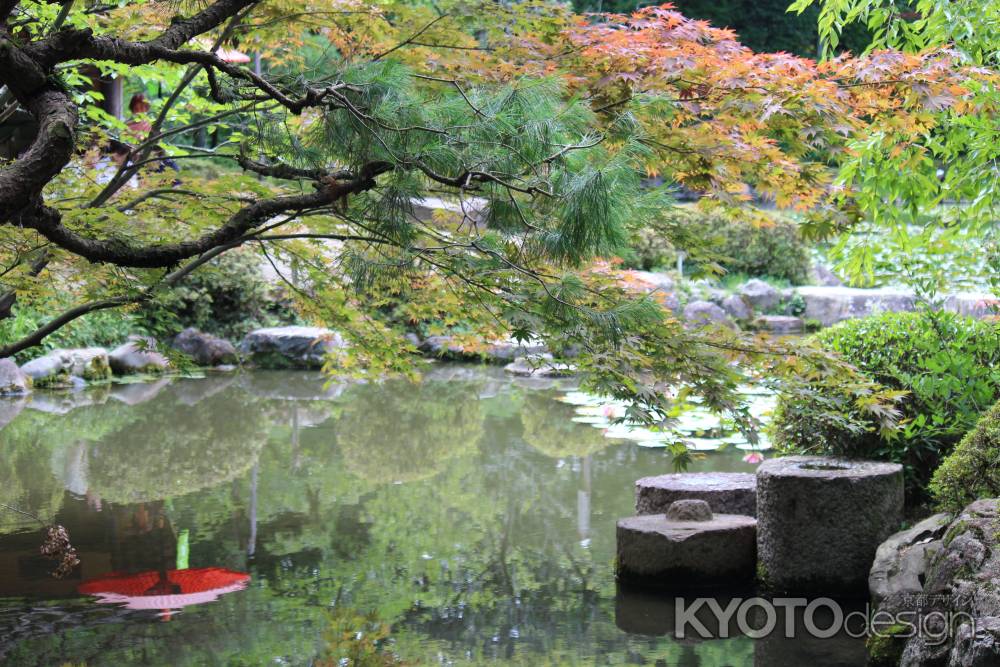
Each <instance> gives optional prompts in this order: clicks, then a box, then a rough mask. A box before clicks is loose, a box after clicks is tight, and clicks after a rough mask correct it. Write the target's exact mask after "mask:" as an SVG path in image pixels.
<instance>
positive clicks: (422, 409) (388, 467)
mask: <svg viewBox="0 0 1000 667" xmlns="http://www.w3.org/2000/svg"><path fill="white" fill-rule="evenodd" d="M345 396H346V399H347V400H346V401H345V405H344V411H343V413H342V414H341V417H340V419H339V420H338V422H337V426H336V428H337V443H338V445H339V448H340V450H341V452H342V454H343V456H344V462H345V464H346V465H347V467H348V468H349V469H350V470H351V472H353V473H355V474H357V475H358V476H359V477H361V478H362V479H365V480H367V481H370V482H376V483H388V482H412V481H415V480H420V479H426V478H428V477H431V476H433V475H434V474H435V473H437V472H438V471H439V470H441V468H442V466H443V464H444V462H445V461H447V460H448V459H450V458H453V457H456V456H460V455H462V454H464V453H468V452H470V451H473V450H474V449H475V446H476V443H477V442H478V441H479V438H480V437H481V436H482V431H483V417H482V414H481V412H480V408H479V400H478V386H477V385H476V384H474V383H465V382H458V383H443V382H442V383H439V382H428V383H424V384H420V385H414V384H410V383H407V382H399V381H393V382H386V383H384V384H375V385H360V386H357V387H352V388H351V390H350V391H349V392H348V393H347V394H346V395H345Z"/></svg>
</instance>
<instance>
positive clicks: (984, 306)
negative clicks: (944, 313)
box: [944, 292, 1000, 318]
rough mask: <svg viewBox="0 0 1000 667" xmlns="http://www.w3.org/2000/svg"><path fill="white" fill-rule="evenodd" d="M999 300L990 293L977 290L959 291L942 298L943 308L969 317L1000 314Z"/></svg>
mask: <svg viewBox="0 0 1000 667" xmlns="http://www.w3.org/2000/svg"><path fill="white" fill-rule="evenodd" d="M998 306H1000V301H998V300H997V298H996V297H994V296H993V295H990V294H981V293H978V292H959V293H957V294H951V295H949V296H948V297H946V298H945V300H944V309H945V310H950V311H953V312H956V313H958V314H959V315H968V316H969V317H979V318H982V317H989V316H992V315H997V314H1000V309H998Z"/></svg>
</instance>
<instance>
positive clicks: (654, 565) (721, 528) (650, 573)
mask: <svg viewBox="0 0 1000 667" xmlns="http://www.w3.org/2000/svg"><path fill="white" fill-rule="evenodd" d="M756 534H757V520H756V519H754V518H753V517H748V516H742V515H738V514H716V515H715V516H713V517H712V518H711V519H710V520H708V521H673V520H670V519H668V518H667V517H666V516H665V515H663V514H647V515H643V516H633V517H629V518H627V519H621V520H620V521H619V522H618V530H617V540H618V557H617V568H616V575H617V577H618V579H619V580H621V581H623V582H631V583H636V584H643V585H646V586H654V587H657V588H664V589H670V590H683V589H692V588H712V587H715V586H723V585H733V584H745V583H748V582H751V581H753V578H754V573H755V570H756V564H757V555H756V553H757V550H756Z"/></svg>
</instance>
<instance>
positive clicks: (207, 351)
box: [170, 327, 239, 366]
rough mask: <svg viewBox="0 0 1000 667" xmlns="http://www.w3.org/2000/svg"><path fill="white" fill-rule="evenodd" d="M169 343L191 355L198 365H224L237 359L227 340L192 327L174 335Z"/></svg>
mask: <svg viewBox="0 0 1000 667" xmlns="http://www.w3.org/2000/svg"><path fill="white" fill-rule="evenodd" d="M170 345H171V347H173V348H174V349H175V350H178V351H180V352H183V353H184V354H186V355H187V356H189V357H191V359H192V360H193V361H194V363H196V364H198V365H199V366H226V365H230V364H235V363H237V362H238V361H239V357H238V356H237V354H236V348H235V347H233V344H232V343H230V342H229V341H228V340H225V339H223V338H219V337H218V336H213V335H212V334H207V333H205V332H203V331H199V330H198V329H195V328H193V327H189V328H187V329H185V330H184V331H182V332H180V333H179V334H177V335H176V336H174V340H173V341H172V342H171V343H170Z"/></svg>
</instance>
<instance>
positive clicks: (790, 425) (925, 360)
mask: <svg viewBox="0 0 1000 667" xmlns="http://www.w3.org/2000/svg"><path fill="white" fill-rule="evenodd" d="M815 340H816V341H817V342H818V343H819V344H820V345H821V346H822V347H824V348H826V349H828V350H831V351H833V352H837V353H839V354H840V355H841V356H842V357H843V358H844V359H845V360H846V361H848V362H849V363H851V364H852V365H854V366H855V367H857V368H858V370H859V371H861V373H862V374H863V375H865V376H867V377H868V378H869V379H871V380H873V381H875V382H877V383H879V384H881V385H883V386H884V387H886V388H888V389H892V390H900V391H902V392H906V393H905V394H904V395H903V396H902V398H901V399H900V402H899V404H898V406H897V407H898V408H899V409H900V411H901V413H902V416H901V419H900V421H899V425H898V427H897V428H896V429H893V430H891V431H888V432H885V431H883V430H881V429H880V428H878V423H877V421H876V419H875V417H874V416H873V415H872V414H868V413H864V412H862V411H861V409H860V408H859V407H858V403H857V401H855V400H853V397H851V396H850V395H848V394H847V393H846V392H843V393H841V392H838V391H837V389H836V388H831V387H829V386H826V385H824V386H822V387H819V386H818V385H817V386H816V387H814V388H812V389H810V388H809V387H808V386H807V387H806V389H805V390H803V391H798V392H796V393H794V394H786V395H784V396H782V398H781V400H779V403H778V407H777V409H776V411H775V415H774V419H773V420H772V424H771V427H770V428H771V433H772V438H773V439H774V442H775V445H776V446H777V447H778V448H779V449H780V450H783V451H785V452H809V453H822V454H833V455H840V456H848V457H854V458H865V459H877V460H885V461H894V462H897V463H902V464H904V466H906V472H907V485H908V490H909V491H910V493H911V498H913V495H912V494H914V493H915V494H916V496H917V497H918V498H922V497H923V495H924V493H925V489H926V485H927V483H928V481H929V479H930V476H931V473H932V472H933V471H934V469H935V468H936V467H937V466H938V464H939V463H940V461H941V459H942V458H943V457H944V456H947V455H948V454H949V453H950V452H951V451H952V449H953V448H954V446H955V444H956V443H957V442H958V441H959V439H960V438H961V437H962V436H963V435H964V434H965V432H966V431H968V430H969V429H970V428H971V427H972V426H973V425H974V424H975V423H976V420H977V419H979V417H980V415H981V414H982V413H983V411H985V410H986V409H988V408H989V407H990V406H991V405H992V404H993V403H994V402H995V401H996V400H997V399H998V398H1000V369H998V367H997V365H998V363H1000V327H998V325H996V324H994V323H991V322H987V321H980V320H975V319H972V318H969V317H963V316H959V315H955V314H953V313H943V312H926V313H886V314H882V315H877V316H873V317H868V318H864V319H859V320H849V321H847V322H842V323H841V324H839V325H837V326H835V327H831V328H829V329H826V330H824V331H822V332H820V333H818V334H816V335H815Z"/></svg>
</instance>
